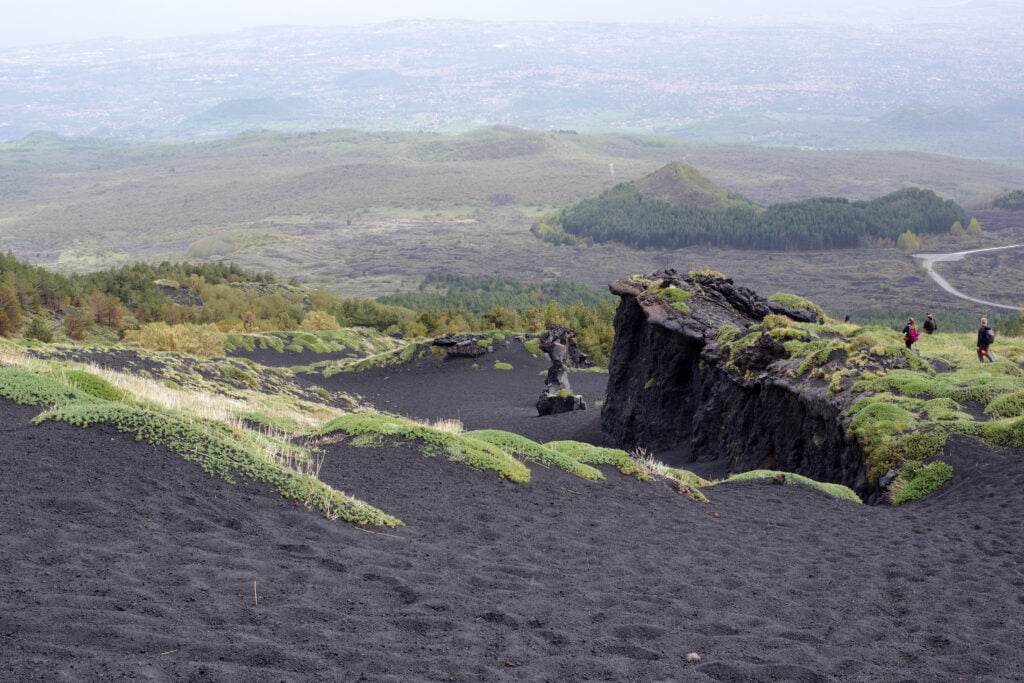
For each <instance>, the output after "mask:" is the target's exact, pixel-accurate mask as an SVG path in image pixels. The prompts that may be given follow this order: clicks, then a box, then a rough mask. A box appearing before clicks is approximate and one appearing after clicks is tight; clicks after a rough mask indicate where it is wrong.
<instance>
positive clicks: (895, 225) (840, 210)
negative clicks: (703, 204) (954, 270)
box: [533, 183, 968, 251]
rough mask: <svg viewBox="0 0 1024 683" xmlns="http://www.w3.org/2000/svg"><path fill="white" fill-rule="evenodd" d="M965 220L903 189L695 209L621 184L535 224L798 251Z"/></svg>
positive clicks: (607, 237) (628, 238) (641, 239)
mask: <svg viewBox="0 0 1024 683" xmlns="http://www.w3.org/2000/svg"><path fill="white" fill-rule="evenodd" d="M967 221H968V218H967V215H966V213H965V211H964V209H963V208H962V207H961V206H959V205H958V204H957V203H956V202H954V201H951V200H943V199H942V198H940V197H939V196H938V195H936V194H935V193H934V192H932V191H931V190H923V189H918V188H905V189H902V190H899V191H897V192H893V193H891V194H888V195H885V196H883V197H880V198H878V199H872V200H868V201H850V200H847V199H843V198H837V197H823V198H815V199H808V200H804V201H800V202H787V203H782V204H773V205H771V206H768V207H767V208H764V207H757V206H751V207H745V206H732V207H727V208H700V207H696V206H689V205H676V204H671V203H669V202H666V201H663V200H660V199H652V198H650V197H646V196H644V195H643V194H641V193H640V192H639V191H638V190H637V188H636V187H635V185H634V184H633V183H621V184H619V185H617V186H615V187H613V188H612V189H610V190H607V191H606V192H604V193H602V194H600V195H598V196H597V197H593V198H589V199H584V200H582V201H580V202H578V203H576V204H575V205H573V206H570V207H567V208H566V209H563V210H562V211H561V212H560V213H559V214H557V215H556V216H554V217H552V218H550V219H549V220H548V221H546V222H544V223H541V224H538V225H537V226H535V227H534V230H533V232H534V234H535V235H537V236H538V237H540V238H541V239H545V240H547V241H551V242H560V241H561V242H564V241H566V239H565V235H568V236H571V237H570V238H569V239H570V240H572V239H587V240H591V241H593V242H619V243H622V244H625V245H628V246H631V247H636V248H641V249H644V248H662V249H674V248H680V247H688V246H717V247H732V248H736V249H765V250H779V251H796V250H812V249H845V248H853V247H860V246H867V245H870V244H879V243H882V244H887V245H892V244H895V243H896V240H897V239H898V238H899V236H900V235H901V234H904V233H907V232H910V233H913V234H915V235H923V234H928V233H941V232H949V231H950V229H951V228H952V226H953V225H954V224H961V225H963V224H964V223H966V222H967Z"/></svg>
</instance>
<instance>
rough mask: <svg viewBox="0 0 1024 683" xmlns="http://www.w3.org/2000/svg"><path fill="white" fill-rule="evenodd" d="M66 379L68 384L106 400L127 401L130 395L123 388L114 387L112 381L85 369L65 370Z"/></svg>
mask: <svg viewBox="0 0 1024 683" xmlns="http://www.w3.org/2000/svg"><path fill="white" fill-rule="evenodd" d="M63 373H64V379H65V380H66V381H67V383H68V384H70V385H71V386H73V387H75V388H76V389H79V390H81V391H83V392H85V393H87V394H89V395H90V396H93V397H95V398H99V399H102V400H104V401H115V402H118V403H125V402H128V401H129V400H130V398H131V397H130V395H129V394H128V392H126V391H124V390H123V389H118V388H116V387H114V386H113V385H112V384H110V382H108V381H107V380H105V379H103V378H102V377H98V376H96V375H94V374H92V373H91V372H86V371H85V370H64V371H63Z"/></svg>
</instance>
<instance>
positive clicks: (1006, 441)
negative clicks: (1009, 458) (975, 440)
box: [981, 417, 1024, 448]
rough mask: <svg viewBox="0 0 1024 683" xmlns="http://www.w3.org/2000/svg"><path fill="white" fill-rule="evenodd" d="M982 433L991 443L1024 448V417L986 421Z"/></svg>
mask: <svg viewBox="0 0 1024 683" xmlns="http://www.w3.org/2000/svg"><path fill="white" fill-rule="evenodd" d="M981 434H982V436H983V437H984V438H985V441H987V442H989V443H993V444H998V445H1000V446H1012V447H1014V448H1024V417H1015V418H1009V419H1005V420H993V421H991V422H986V423H985V424H984V425H983V426H982V428H981Z"/></svg>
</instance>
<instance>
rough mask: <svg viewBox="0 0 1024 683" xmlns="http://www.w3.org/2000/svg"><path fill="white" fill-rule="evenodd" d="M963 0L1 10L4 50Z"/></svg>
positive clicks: (399, 2) (72, 3)
mask: <svg viewBox="0 0 1024 683" xmlns="http://www.w3.org/2000/svg"><path fill="white" fill-rule="evenodd" d="M958 1H959V0H632V1H629V2H623V1H622V0H517V1H516V2H489V1H488V0H384V1H383V2H381V1H379V0H378V1H377V2H374V0H28V1H18V0H14V1H13V2H5V3H4V7H3V9H0V48H2V47H11V46H15V45H30V44H37V43H54V42H65V41H75V40H87V39H90V38H100V37H104V36H122V37H125V38H153V37H163V36H176V35H197V34H204V33H219V32H225V31H234V30H238V29H242V28H250V27H253V26H266V25H271V24H300V25H312V26H334V25H340V24H365V23H377V22H382V21H390V20H393V19H422V18H438V19H452V18H459V19H478V20H491V19H494V20H535V19H539V20H573V21H645V22H649V21H672V20H677V19H692V18H695V17H704V18H711V17H721V18H735V17H738V16H764V15H775V16H778V15H787V16H792V15H795V14H804V15H808V14H812V13H813V14H815V15H819V16H820V15H823V14H824V15H832V16H837V15H841V14H843V13H854V14H856V13H864V12H873V11H877V10H879V9H880V8H882V7H885V6H890V7H891V6H894V5H899V6H922V5H949V4H957V3H958Z"/></svg>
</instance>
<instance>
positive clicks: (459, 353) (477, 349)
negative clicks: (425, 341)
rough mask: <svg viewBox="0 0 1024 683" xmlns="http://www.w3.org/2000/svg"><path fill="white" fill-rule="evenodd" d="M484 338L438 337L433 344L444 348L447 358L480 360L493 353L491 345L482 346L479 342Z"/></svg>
mask: <svg viewBox="0 0 1024 683" xmlns="http://www.w3.org/2000/svg"><path fill="white" fill-rule="evenodd" d="M482 338H483V337H477V336H473V335H460V336H454V337H453V336H448V337H438V338H437V339H434V340H433V341H432V342H431V344H433V345H434V346H441V347H444V349H445V355H446V357H447V358H478V357H480V356H482V355H484V354H485V353H487V352H488V351H493V349H492V348H491V347H490V345H488V346H481V345H480V341H479V340H480V339H482Z"/></svg>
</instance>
